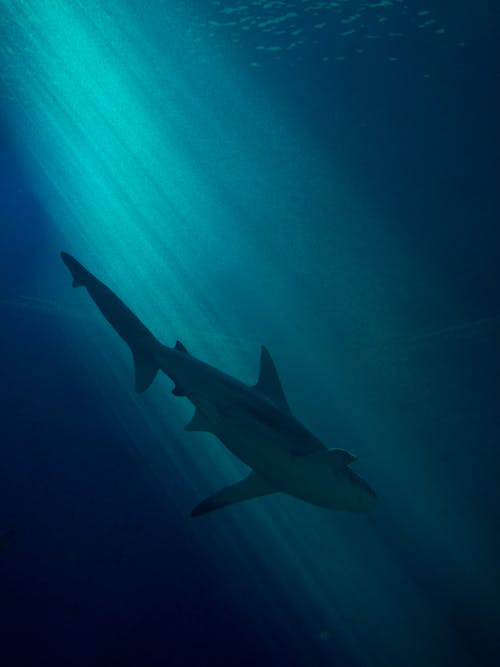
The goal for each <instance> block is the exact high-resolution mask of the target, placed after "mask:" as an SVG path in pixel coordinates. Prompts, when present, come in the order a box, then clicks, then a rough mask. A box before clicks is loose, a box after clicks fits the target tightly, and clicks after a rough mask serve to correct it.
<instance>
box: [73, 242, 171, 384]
mask: <svg viewBox="0 0 500 667" xmlns="http://www.w3.org/2000/svg"><path fill="white" fill-rule="evenodd" d="M61 259H62V261H63V262H64V263H65V264H66V266H67V267H68V269H69V271H70V273H71V276H72V278H73V287H85V288H86V289H87V291H88V293H89V294H90V296H91V297H92V299H93V301H94V303H95V304H96V305H97V307H98V308H99V310H100V311H101V313H102V314H103V315H104V317H105V318H106V319H107V321H108V322H109V323H110V324H111V326H112V327H113V329H114V330H115V331H116V332H117V333H118V334H119V335H120V337H121V338H122V339H123V340H124V341H125V342H126V343H127V345H128V346H129V347H130V350H131V352H132V356H133V358H134V367H135V387H136V389H137V391H139V392H142V391H145V390H146V389H147V388H148V387H149V385H150V384H151V383H152V382H153V380H154V378H155V376H156V373H157V372H158V370H159V366H158V361H157V354H156V353H157V350H158V346H159V343H158V341H157V340H156V338H155V337H154V336H153V334H152V333H151V332H150V331H149V329H147V327H145V326H144V324H143V323H142V322H141V321H140V319H139V318H138V317H137V316H136V315H135V314H134V313H133V312H132V311H131V310H130V308H129V307H128V306H126V305H125V304H124V303H123V301H122V300H121V299H120V298H119V297H118V296H117V295H116V294H115V293H114V292H113V291H112V290H110V289H109V287H107V286H106V285H105V284H104V283H102V282H101V281H100V280H98V279H97V278H96V277H95V276H94V275H93V274H92V273H90V271H89V270H88V269H86V268H85V267H84V266H83V265H82V264H80V262H78V261H77V260H76V259H75V258H74V257H72V256H71V255H69V254H68V253H67V252H61Z"/></svg>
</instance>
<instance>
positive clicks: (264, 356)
mask: <svg viewBox="0 0 500 667" xmlns="http://www.w3.org/2000/svg"><path fill="white" fill-rule="evenodd" d="M255 389H257V391H260V392H261V394H264V395H265V396H267V398H270V399H271V401H272V402H273V403H275V404H276V405H277V406H278V407H279V408H281V410H283V411H284V412H288V413H290V414H291V410H290V406H289V405H288V401H287V400H286V396H285V392H284V391H283V388H282V386H281V382H280V379H279V377H278V371H277V370H276V366H275V365H274V361H273V360H272V358H271V355H270V354H269V352H268V350H267V348H266V347H265V346H264V345H263V346H262V348H261V350H260V374H259V379H258V381H257V384H256V385H255Z"/></svg>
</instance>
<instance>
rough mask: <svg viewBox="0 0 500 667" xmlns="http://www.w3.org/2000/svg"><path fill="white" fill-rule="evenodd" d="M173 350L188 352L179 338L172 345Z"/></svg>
mask: <svg viewBox="0 0 500 667" xmlns="http://www.w3.org/2000/svg"><path fill="white" fill-rule="evenodd" d="M174 350H177V352H184V353H185V354H189V352H188V351H187V350H186V347H185V345H183V344H182V343H181V341H180V340H178V341H177V342H176V344H175V345H174Z"/></svg>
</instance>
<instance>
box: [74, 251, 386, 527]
mask: <svg viewBox="0 0 500 667" xmlns="http://www.w3.org/2000/svg"><path fill="white" fill-rule="evenodd" d="M61 257H62V260H63V262H64V263H65V264H66V266H67V267H68V269H69V270H70V272H71V275H72V277H73V286H74V287H80V286H83V287H85V288H86V289H87V291H88V293H89V294H90V296H91V297H92V299H93V301H94V302H95V303H96V305H97V306H98V308H99V309H100V311H101V312H102V314H103V315H104V317H105V318H106V320H107V321H108V322H109V323H110V324H111V326H112V327H113V328H114V329H115V330H116V332H117V333H118V334H119V335H120V337H121V338H122V339H123V340H124V341H125V342H126V343H127V344H128V346H129V347H130V349H131V351H132V355H133V358H134V367H135V386H136V389H137V391H139V392H142V391H145V390H146V389H147V388H148V387H149V386H150V384H151V383H152V382H153V380H154V378H155V376H156V374H157V372H158V371H159V370H161V371H163V372H164V373H165V374H166V375H168V377H169V378H171V380H172V381H173V382H174V385H175V387H174V389H173V392H172V393H173V394H174V395H175V396H184V397H186V398H188V399H189V400H190V401H191V403H192V404H193V405H194V407H195V412H194V415H193V418H192V419H191V421H190V422H189V423H188V424H187V425H186V430H187V431H206V432H209V433H212V434H214V435H215V436H216V437H217V438H218V439H219V440H220V441H221V442H222V443H223V444H224V445H225V446H226V447H227V449H229V450H230V451H231V452H232V453H233V454H235V455H236V456H237V457H238V458H239V459H241V461H243V462H244V463H246V464H247V465H248V466H249V467H250V468H251V472H250V474H249V475H248V476H247V477H245V478H244V479H242V480H241V481H239V482H237V483H236V484H233V485H231V486H229V487H226V488H224V489H222V490H221V491H219V492H217V493H215V494H214V495H212V496H210V497H209V498H207V499H206V500H204V501H203V502H201V503H200V504H199V505H197V506H196V507H195V508H194V510H193V511H192V512H191V516H198V515H201V514H206V513H208V512H211V511H213V510H216V509H219V508H220V507H224V506H227V505H232V504H234V503H238V502H241V501H243V500H248V499H251V498H257V497H260V496H265V495H269V494H272V493H276V492H285V493H288V494H290V495H292V496H295V497H297V498H301V499H302V500H305V501H307V502H309V503H313V504H315V505H320V506H322V507H327V508H331V509H337V510H346V511H351V512H366V511H369V510H372V509H373V508H374V507H375V506H376V504H377V497H376V494H375V492H374V491H373V490H372V489H371V488H370V486H369V485H368V484H367V483H366V482H365V481H364V480H363V479H362V478H361V477H360V476H359V475H357V474H356V473H355V472H354V471H353V470H352V469H351V468H350V464H351V463H352V462H353V461H355V460H356V457H355V456H353V455H352V454H350V453H349V452H347V451H344V450H341V449H327V448H326V447H325V446H324V445H323V444H322V443H321V442H320V440H319V439H318V438H316V436H314V435H313V434H312V433H311V432H310V431H309V430H308V429H307V428H306V427H305V426H303V425H302V424H301V423H300V422H299V421H298V420H297V419H296V418H295V417H294V416H293V414H292V412H291V410H290V407H289V405H288V402H287V400H286V397H285V394H284V392H283V389H282V386H281V383H280V380H279V377H278V373H277V371H276V367H275V365H274V363H273V360H272V358H271V356H270V354H269V352H268V351H267V349H266V348H265V347H262V349H261V366H260V375H259V379H258V382H257V384H256V385H255V386H249V385H246V384H244V383H243V382H240V381H239V380H237V379H235V378H233V377H231V376H230V375H227V374H226V373H224V372H222V371H220V370H218V369H217V368H214V367H213V366H210V365H209V364H207V363H205V362H203V361H201V360H199V359H197V358H196V357H194V356H193V355H191V354H190V353H189V352H188V351H187V350H186V348H185V347H184V345H182V343H180V342H179V341H177V343H176V345H175V346H174V347H173V348H171V347H167V346H165V345H162V344H161V343H160V342H159V341H158V340H157V339H156V338H155V337H154V336H153V334H152V333H151V332H150V331H149V330H148V329H147V328H146V327H145V326H144V324H143V323H142V322H141V321H140V320H139V319H138V318H137V316H136V315H134V313H133V312H132V311H131V310H130V309H129V308H128V307H127V306H126V305H125V304H124V303H123V301H121V299H120V298H119V297H118V296H117V295H116V294H115V293H114V292H112V291H111V290H110V289H109V287H107V286H106V285H104V284H103V283H102V282H101V281H100V280H98V279H97V278H96V277H95V276H94V275H93V274H92V273H90V271H88V270H87V269H86V268H85V267H84V266H83V265H82V264H80V263H79V262H78V261H77V260H76V259H74V258H73V257H71V255H68V254H67V253H64V252H63V253H61Z"/></svg>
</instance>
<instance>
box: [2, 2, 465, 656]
mask: <svg viewBox="0 0 500 667" xmlns="http://www.w3.org/2000/svg"><path fill="white" fill-rule="evenodd" d="M1 10H2V22H3V40H2V44H1V46H0V48H1V54H2V61H3V65H4V72H6V74H5V76H4V91H5V92H4V95H5V107H6V109H7V111H8V113H9V117H10V121H11V123H12V127H13V130H14V131H15V133H16V135H17V139H18V143H19V147H20V149H21V150H22V152H23V153H24V155H25V158H26V162H27V164H29V165H31V166H30V169H31V177H32V181H33V183H35V184H36V189H37V195H38V196H39V198H40V201H41V202H42V204H43V207H44V209H45V210H46V211H47V213H48V215H49V218H50V220H51V222H52V223H53V224H54V235H55V236H56V237H57V238H58V239H61V238H62V239H64V240H65V246H66V249H67V250H68V251H70V252H72V253H74V254H75V255H76V256H78V257H79V258H80V259H82V261H84V262H85V263H86V264H87V265H88V266H89V267H90V268H91V269H92V270H94V271H95V272H96V273H98V274H99V276H100V277H101V278H102V279H104V280H105V281H107V282H109V283H110V284H111V285H112V286H113V287H114V288H115V289H117V290H118V291H119V293H120V294H121V295H122V296H124V297H125V298H126V300H127V301H128V302H129V304H130V305H131V306H132V307H133V308H134V310H135V311H136V312H137V313H138V315H139V316H140V317H142V318H143V319H144V320H145V321H146V322H147V323H148V325H149V326H150V327H151V328H152V330H153V331H154V332H155V333H156V334H157V335H159V336H160V337H161V338H162V340H164V342H166V343H172V342H173V341H174V340H175V337H176V336H179V337H181V338H182V340H183V342H184V343H185V344H186V345H187V346H188V348H192V349H193V351H194V352H195V353H196V354H197V355H199V356H201V357H204V358H206V359H207V360H208V361H211V362H212V363H215V364H217V365H219V366H221V367H223V368H224V369H225V370H228V371H230V372H231V373H233V374H235V375H238V376H239V377H240V378H241V379H243V380H246V381H253V380H254V379H255V374H256V363H257V347H258V343H259V342H261V341H260V340H258V338H259V337H263V336H264V333H263V329H265V330H266V334H265V336H266V340H265V342H266V343H269V344H270V347H271V349H273V348H274V349H275V350H278V355H277V356H278V360H279V361H280V360H281V362H282V363H283V364H284V362H286V361H289V362H290V365H289V368H290V369H291V370H290V371H289V373H286V371H285V372H284V373H283V375H284V379H285V386H286V385H287V380H288V381H290V379H291V378H292V377H293V375H294V374H295V376H296V377H299V378H312V377H317V378H319V381H318V382H317V384H316V391H317V392H318V393H320V389H321V388H322V389H323V390H325V391H328V392H329V393H328V397H327V399H325V398H323V399H320V400H323V406H324V407H326V406H327V403H328V401H332V400H335V402H336V404H338V406H339V410H340V412H341V413H343V415H344V417H345V419H346V421H347V422H349V421H350V420H352V418H353V413H354V411H353V408H352V405H351V403H352V401H351V400H350V397H349V392H347V397H346V396H345V391H344V392H342V391H341V388H340V387H339V386H338V385H337V387H336V388H332V387H331V382H330V373H329V371H327V370H326V371H325V369H329V368H334V367H335V368H337V369H339V372H340V373H342V372H344V375H345V376H347V372H346V365H347V362H348V361H354V360H355V358H356V354H355V353H353V354H352V355H351V357H346V358H344V359H342V353H341V352H339V351H338V350H336V348H335V346H333V345H332V343H331V330H330V327H329V326H328V324H327V323H326V321H325V320H323V319H322V318H321V316H320V315H318V313H317V310H316V308H315V306H316V305H317V301H316V297H315V296H314V291H315V288H316V289H317V286H318V284H321V280H322V276H321V270H323V271H326V268H327V267H329V266H331V265H332V264H333V265H335V267H336V276H335V281H332V280H330V282H329V283H328V288H331V292H330V293H329V296H330V297H331V300H332V303H333V304H334V305H335V312H336V316H335V317H336V321H337V322H338V331H339V335H341V334H340V332H341V331H342V329H343V328H344V329H345V327H346V325H345V322H349V325H350V326H351V327H352V328H354V329H355V328H361V327H363V326H367V327H368V328H369V327H370V325H371V324H372V323H373V322H374V321H377V322H379V323H380V318H381V313H382V312H383V309H381V308H380V307H379V306H380V304H381V303H383V300H384V298H385V297H386V295H385V294H384V293H383V292H382V290H381V291H380V293H379V294H377V298H378V299H379V300H378V301H377V300H374V298H373V296H374V294H376V293H375V292H372V293H371V294H370V299H363V296H362V295H363V288H364V287H366V285H367V284H368V283H369V280H370V271H369V269H370V268H373V263H374V260H373V257H372V256H369V255H368V256H365V255H363V254H361V256H360V255H359V253H358V254H356V253H354V254H350V253H351V252H352V248H353V238H351V237H350V236H349V233H350V232H349V223H350V222H352V219H353V218H356V217H357V216H359V215H363V214H364V213H363V211H362V210H361V207H359V206H352V207H351V208H349V207H347V208H345V195H344V196H342V197H341V196H339V197H338V200H339V202H340V203H339V207H340V209H342V207H344V210H341V211H340V212H339V213H338V217H337V220H338V222H337V223H336V225H334V226H332V234H331V238H328V239H326V240H325V242H324V244H323V246H322V245H321V243H320V242H317V241H315V240H312V241H311V224H309V225H308V224H303V222H302V220H306V221H307V220H309V221H310V220H311V217H314V213H313V212H312V211H311V202H310V201H309V202H308V201H306V198H304V197H301V187H300V186H301V185H302V183H303V181H304V180H305V178H304V177H305V175H306V174H307V181H308V182H314V183H315V184H316V185H315V187H312V188H311V187H309V189H308V193H309V195H313V194H317V195H318V197H319V198H321V197H325V198H326V197H328V198H333V199H335V198H336V193H335V192H334V190H335V188H332V180H331V177H330V175H325V174H324V173H323V171H322V168H323V165H321V164H318V165H314V163H313V162H314V160H313V158H312V157H311V158H309V157H308V156H309V155H311V156H315V157H316V159H318V158H319V153H318V151H317V150H316V151H315V150H311V148H312V147H311V146H310V145H309V143H308V142H309V138H308V136H307V134H306V133H305V132H303V131H302V130H301V129H300V128H299V127H297V126H296V125H295V124H294V123H293V121H292V119H290V118H287V114H286V107H285V105H284V104H283V103H282V102H281V103H280V101H279V100H274V99H272V98H271V97H270V95H269V91H265V89H264V92H263V89H260V88H259V87H258V86H257V85H256V84H255V81H254V80H253V79H252V77H251V76H250V73H249V74H248V76H246V75H245V74H244V73H242V72H241V71H238V70H237V69H236V68H235V67H233V66H232V65H231V64H230V62H229V59H228V61H227V62H226V61H225V60H224V59H223V58H220V57H218V58H217V59H215V58H213V59H212V54H211V52H210V47H209V46H208V44H206V43H204V42H203V41H201V42H198V43H197V44H196V45H193V43H192V42H191V41H190V38H189V23H190V21H191V20H193V18H194V16H193V11H194V10H192V9H189V6H188V5H187V3H159V4H158V6H157V7H156V10H157V11H156V12H155V8H154V3H153V8H149V9H144V16H143V22H142V23H141V21H140V20H139V14H138V13H136V14H134V15H132V14H131V13H129V12H128V10H127V7H126V5H125V3H123V2H106V3H102V2H92V1H90V2H85V3H78V2H63V1H57V0H34V1H33V2H21V1H19V2H7V1H4V2H2V4H1ZM155 23H156V25H155ZM7 74H8V76H7ZM316 148H317V147H316ZM340 182H341V176H340V174H339V179H338V183H340ZM306 190H307V189H306ZM325 193H328V194H327V195H326V194H325ZM321 205H322V202H321V201H315V202H314V206H315V207H316V206H317V208H318V210H321V207H322V206H321ZM349 216H351V220H348V218H349ZM385 252H388V254H389V255H390V256H391V257H394V256H395V255H396V252H395V250H394V249H393V250H392V251H391V250H389V251H385ZM391 253H392V254H391ZM383 259H384V258H379V260H378V261H379V262H380V263H381V264H382V262H383ZM361 260H362V261H361ZM56 261H57V260H55V262H56ZM370 263H371V264H370ZM360 265H361V267H363V268H360ZM311 267H315V268H319V269H320V272H319V273H316V275H311V272H310V269H311ZM54 271H61V275H62V272H63V267H61V266H59V265H58V266H57V269H56V268H54ZM325 275H326V274H325ZM64 279H65V280H66V281H67V275H65V276H64ZM353 294H354V295H356V298H357V300H358V302H356V298H354V297H353V296H352V295H353ZM81 297H82V295H81V294H79V295H78V297H77V296H76V295H72V298H74V299H76V298H79V299H81ZM319 301H320V300H319ZM80 303H82V306H81V307H82V309H83V310H82V313H83V314H84V316H85V317H87V316H88V320H86V322H82V321H79V322H78V324H77V326H73V325H72V324H71V323H70V322H68V324H67V326H68V329H70V328H72V327H73V328H74V329H75V335H77V332H80V334H82V333H84V334H85V336H84V337H85V339H87V340H92V336H93V335H95V336H97V335H99V337H100V340H101V341H102V342H101V347H102V348H103V349H109V353H108V352H107V353H105V354H104V359H103V358H102V355H103V353H99V354H100V355H101V356H99V364H102V363H105V365H106V368H107V369H108V371H110V372H111V371H112V372H114V374H115V378H116V380H117V381H119V382H120V383H121V384H124V383H125V382H129V379H130V374H131V369H130V360H129V359H128V357H126V356H125V355H124V353H123V350H122V348H121V347H118V343H117V342H116V340H115V338H114V337H113V335H112V333H111V332H109V331H107V329H106V327H105V325H104V323H102V322H100V323H99V324H98V318H97V315H96V314H95V313H94V311H93V307H92V305H91V304H90V303H88V302H85V304H84V303H83V299H82V300H81V301H80ZM242 303H244V304H245V305H244V307H242ZM382 319H383V317H382ZM256 322H258V324H256ZM284 323H286V326H284ZM330 324H331V322H330ZM94 326H95V327H96V328H94ZM93 331H95V332H96V333H95V334H93V333H92V332H93ZM97 332H98V334H97ZM345 335H346V332H345V331H344V336H345ZM95 340H97V338H96V339H95ZM241 340H243V341H246V343H243V344H241V343H238V341H241ZM310 340H313V341H314V345H308V344H307V342H308V341H310ZM230 341H233V343H234V341H236V343H235V344H231V343H230ZM249 341H250V342H249ZM262 342H264V341H262ZM104 343H105V344H104ZM106 346H108V347H106ZM94 347H95V346H94ZM95 352H96V351H95V349H94V348H93V347H92V345H89V347H88V356H89V359H88V367H89V369H93V370H94V371H95V370H96V369H97V368H98V367H99V368H101V369H102V365H100V366H98V364H97V361H92V359H93V358H94V357H93V355H94V354H95ZM299 352H300V354H299ZM363 361H365V362H366V366H365V371H366V372H367V373H372V374H373V373H374V372H376V370H377V368H378V366H379V364H380V353H375V354H373V356H370V354H369V353H368V354H366V358H365V359H363ZM292 362H293V365H292ZM292 371H293V372H292ZM359 373H360V375H359V377H361V371H359ZM303 383H307V380H303ZM298 384H302V382H301V383H298ZM129 386H130V385H129ZM166 386H167V385H166V384H165V383H163V384H162V385H161V388H162V391H160V390H158V389H157V390H156V391H153V392H152V393H151V396H150V397H149V399H147V400H148V401H149V402H147V403H144V402H141V403H139V402H137V408H138V410H139V409H140V410H144V411H147V412H148V414H149V415H150V416H154V417H155V418H156V419H157V420H158V422H159V423H160V424H161V420H162V419H163V420H165V424H166V423H167V421H168V423H169V425H171V424H172V420H173V422H174V423H175V424H176V425H177V426H179V428H180V427H181V425H182V423H184V422H185V420H186V416H187V408H186V406H185V405H182V406H180V407H179V408H178V412H177V413H174V409H175V408H174V407H173V406H174V404H173V403H172V402H171V403H169V407H168V417H165V403H166V399H165V391H164V389H165V387H166ZM347 388H348V387H347ZM342 389H344V390H345V389H346V386H345V385H344V387H343V388H342ZM351 389H352V387H351ZM358 391H359V390H358ZM309 394H310V392H308V391H306V390H303V391H302V396H303V397H304V398H305V399H306V400H307V395H309ZM298 395H299V396H300V395H301V393H300V391H299V392H298ZM351 398H352V396H351ZM134 400H135V399H134ZM356 401H357V403H358V407H359V406H361V405H363V401H362V399H361V398H360V396H359V394H358V396H357V397H355V398H354V403H356ZM292 403H293V401H292ZM364 407H366V406H364ZM297 412H298V414H299V416H303V414H304V413H305V414H306V415H307V413H308V410H307V409H304V411H303V412H302V413H301V410H299V409H297ZM309 416H317V414H315V408H314V407H310V408H309ZM123 418H125V416H123ZM376 422H377V420H376V418H375V417H374V416H373V415H372V416H368V418H367V421H366V423H365V424H364V425H363V426H360V427H357V431H358V435H359V436H360V441H361V442H362V443H365V445H364V446H365V447H366V449H365V451H360V452H359V453H360V454H361V455H369V453H370V450H369V446H368V444H367V443H368V442H369V437H368V436H369V435H371V434H369V430H370V425H375V424H376ZM311 425H313V424H311ZM321 428H322V430H323V433H322V435H331V434H330V433H329V426H328V424H325V422H324V421H323V423H322V425H321ZM365 429H366V430H365ZM355 430H356V429H355ZM190 437H193V436H190ZM200 438H203V436H200ZM332 439H333V438H332ZM192 451H193V450H192V449H191V450H189V449H187V450H185V449H182V450H181V449H176V450H175V451H169V456H170V457H171V458H172V460H173V461H174V462H175V466H176V469H177V470H178V471H182V473H183V475H184V476H185V479H186V482H187V483H189V480H190V474H189V470H190V469H191V470H196V471H197V474H198V477H197V479H199V478H200V473H201V478H202V479H204V480H205V481H206V487H203V488H197V489H196V494H200V493H208V492H209V491H210V490H212V489H213V488H217V485H221V484H222V483H229V482H230V481H233V480H234V479H235V476H237V475H241V473H242V468H241V466H239V465H238V464H237V463H234V462H233V461H232V459H230V458H229V457H228V456H227V455H226V453H225V452H224V451H223V450H222V448H221V447H217V448H213V447H206V448H199V447H197V448H196V455H195V454H193V453H192ZM144 455H145V456H146V457H147V455H148V454H147V452H145V453H144ZM386 460H387V457H386ZM365 470H366V472H367V473H368V476H369V474H370V472H371V473H372V475H376V472H377V468H376V465H373V466H372V467H371V468H370V465H368V466H367V468H366V469H365ZM212 471H213V472H212ZM386 474H387V473H386ZM193 477H194V473H193ZM387 478H388V480H390V478H391V475H390V473H389V474H387ZM383 479H384V478H383V473H382V472H381V471H380V470H379V471H378V480H377V479H376V480H375V481H378V482H379V483H381V482H382V481H383ZM193 495H194V494H193ZM193 504H194V498H193ZM409 504H410V506H411V504H412V503H411V502H410V503H409ZM183 509H185V508H183ZM239 511H240V513H239V514H238V516H239V517H240V520H239V521H238V520H236V519H235V518H234V517H236V516H237V515H236V514H232V515H231V514H229V515H228V517H232V518H226V519H225V521H226V523H221V525H220V526H219V527H218V528H217V531H218V534H219V535H220V536H221V539H224V540H225V544H224V551H225V554H226V556H227V555H228V552H229V553H231V554H232V557H233V558H239V559H241V562H242V567H244V568H246V571H247V572H254V573H255V571H257V572H258V571H259V569H262V571H270V572H271V574H272V575H273V577H274V578H275V580H276V583H277V586H280V587H281V588H282V591H283V595H284V597H285V599H287V600H288V602H289V603H290V604H291V605H293V606H294V607H295V609H296V610H297V613H298V614H299V615H300V617H301V619H302V623H301V627H300V629H293V630H292V634H295V635H296V639H295V641H297V642H298V643H301V644H302V646H303V650H304V654H307V646H308V643H311V642H322V643H323V645H324V651H325V653H327V654H328V651H329V646H330V645H331V646H335V643H336V642H337V641H338V642H341V643H342V645H343V646H344V647H346V650H348V651H349V652H350V653H351V654H352V655H353V657H354V658H355V659H356V660H358V661H359V663H360V664H408V665H410V664H415V665H421V664H425V663H428V662H429V661H431V662H432V661H436V660H440V661H441V663H443V661H445V660H446V658H447V655H448V652H449V647H450V646H451V644H452V641H453V638H452V637H451V635H450V629H449V627H448V625H447V623H446V620H445V619H444V618H442V615H441V614H440V613H439V611H437V610H435V609H434V608H433V606H432V600H429V599H426V598H425V595H424V594H423V593H422V592H421V591H420V590H419V588H418V585H417V584H416V583H415V582H414V581H413V580H412V578H411V576H410V573H408V572H407V571H406V570H405V566H404V564H403V563H400V562H398V560H397V558H396V557H395V555H394V554H393V553H392V552H391V549H390V548H389V547H388V546H387V545H386V544H385V543H384V541H383V540H382V539H381V537H380V535H379V534H378V532H377V524H376V519H372V518H361V519H360V518H355V519H354V520H353V518H352V517H344V516H342V517H339V516H333V515H330V514H325V513H322V512H318V511H317V510H316V509H314V508H309V507H305V506H304V507H302V506H301V505H298V504H297V502H296V501H294V500H290V499H282V498H276V499H269V502H268V503H266V504H265V505H264V503H261V504H256V505H254V506H248V507H244V508H241V509H240V510H239ZM243 520H244V529H242V523H243ZM199 530H200V532H202V531H204V530H206V528H203V526H201V527H200V528H199ZM213 544H214V541H213V540H212V541H211V542H207V546H206V549H207V553H209V552H210V551H211V550H215V551H216V549H217V547H214V546H213ZM270 554H272V557H270ZM367 554H369V558H367ZM212 555H214V559H215V558H216V556H217V554H212ZM253 576H256V575H255V574H254V575H253ZM388 592H389V593H388ZM264 594H265V592H264ZM402 610H403V611H402ZM416 628H418V631H417V630H416ZM422 635H423V637H424V639H423V640H422ZM297 637H298V639H297ZM395 637H397V640H395ZM438 638H439V641H438ZM330 642H331V644H330ZM410 644H414V646H415V651H414V654H413V655H411V656H408V655H407V647H408V645H410Z"/></svg>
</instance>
